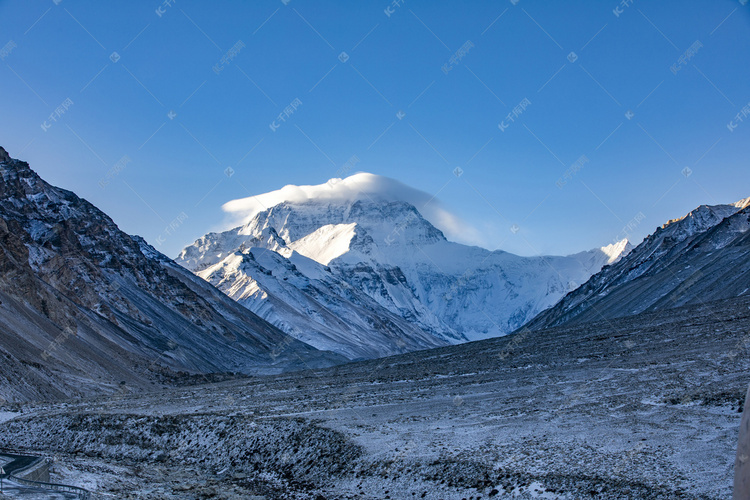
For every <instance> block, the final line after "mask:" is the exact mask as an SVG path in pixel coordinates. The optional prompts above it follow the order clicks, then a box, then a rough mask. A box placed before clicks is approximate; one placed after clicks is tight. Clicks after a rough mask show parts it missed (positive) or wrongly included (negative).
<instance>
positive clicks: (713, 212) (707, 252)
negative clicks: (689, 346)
mask: <svg viewBox="0 0 750 500" xmlns="http://www.w3.org/2000/svg"><path fill="white" fill-rule="evenodd" d="M748 229H750V198H746V199H744V200H740V201H738V202H737V203H733V204H730V205H715V206H707V205H702V206H700V207H698V208H696V209H695V210H693V211H692V212H690V213H689V214H687V215H685V216H684V217H682V218H679V219H675V220H671V221H669V222H667V223H666V224H664V225H663V226H661V227H659V228H658V229H657V230H656V231H655V232H654V233H653V234H651V235H650V236H649V237H647V238H646V239H645V240H644V241H643V242H642V243H641V244H640V245H638V246H637V247H636V248H635V249H634V250H633V251H631V252H630V253H629V254H628V255H627V256H625V257H624V258H623V259H622V260H620V261H619V262H617V263H614V264H612V265H610V266H607V267H605V268H604V269H602V271H601V272H599V273H597V274H596V275H594V276H592V278H591V279H590V280H589V281H587V282H586V283H585V284H583V285H581V286H580V287H579V288H578V289H576V290H574V291H573V292H571V293H569V294H568V295H567V296H565V297H564V298H563V299H562V300H560V302H558V303H557V304H555V306H554V307H552V308H550V309H548V310H546V311H544V312H542V313H541V314H539V315H538V316H537V317H536V318H534V319H533V320H532V321H531V322H529V323H528V324H527V325H526V326H527V327H528V328H531V329H541V328H547V327H550V326H556V325H560V324H571V323H585V322H588V321H597V320H601V319H613V318H618V317H621V316H629V315H631V314H638V313H640V312H644V311H656V310H662V309H670V308H673V307H677V306H682V305H695V304H702V303H703V302H707V301H712V300H717V299H722V298H731V297H738V296H747V295H750V231H748Z"/></svg>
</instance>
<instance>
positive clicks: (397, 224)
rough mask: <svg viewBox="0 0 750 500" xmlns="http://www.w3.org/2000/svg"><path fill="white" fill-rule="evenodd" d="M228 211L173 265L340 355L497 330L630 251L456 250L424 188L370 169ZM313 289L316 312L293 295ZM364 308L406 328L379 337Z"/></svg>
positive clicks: (447, 221) (620, 246) (445, 219)
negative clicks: (223, 224) (226, 222)
mask: <svg viewBox="0 0 750 500" xmlns="http://www.w3.org/2000/svg"><path fill="white" fill-rule="evenodd" d="M413 203H418V204H419V205H420V208H419V209H418V208H417V206H415V205H414V204H413ZM264 207H267V208H264ZM225 208H226V209H227V210H228V211H231V212H235V213H237V214H241V215H243V216H244V219H245V222H244V224H242V225H240V226H238V227H235V228H233V229H230V230H228V231H225V232H222V233H209V234H207V235H205V236H204V237H202V238H200V239H199V240H197V241H196V242H195V243H194V244H193V245H190V246H188V247H187V248H185V249H184V250H183V252H182V253H181V254H180V255H179V256H178V257H177V259H176V261H177V262H178V263H180V264H182V265H183V266H185V267H186V268H188V269H190V270H192V271H194V272H196V273H197V274H198V275H199V276H201V277H203V278H204V279H207V280H209V281H210V282H211V283H213V284H215V285H216V286H217V287H218V288H220V289H221V290H223V291H224V292H225V293H227V294H228V295H229V296H230V297H233V298H235V300H239V301H241V303H242V304H245V305H246V306H247V307H249V308H250V309H252V310H253V311H255V312H256V313H257V314H259V315H260V316H261V317H263V318H265V319H267V320H268V321H270V322H271V323H273V324H274V325H276V326H278V327H279V328H281V329H282V330H284V331H285V332H287V333H289V334H290V335H292V336H294V337H296V338H300V339H302V340H304V341H305V342H308V343H310V344H311V345H313V346H316V347H321V348H323V347H325V348H326V349H331V350H334V351H336V352H339V353H341V354H345V355H347V356H349V355H350V353H351V351H352V350H354V349H359V350H362V349H363V346H373V345H376V346H377V349H378V350H379V351H380V352H395V351H396V350H401V351H403V350H413V349H416V348H426V347H431V346H433V345H434V344H435V342H440V343H460V342H465V341H467V340H477V339H482V338H488V337H494V336H499V335H504V334H506V333H509V332H511V331H513V330H514V329H516V328H517V327H519V326H520V325H522V324H523V323H525V322H526V321H527V320H529V319H530V318H532V317H533V316H534V315H536V314H537V313H538V312H539V311H541V310H543V309H545V308H548V307H550V306H552V305H553V304H555V302H557V300H559V299H560V297H562V296H563V295H565V293H567V292H568V291H570V290H571V289H573V288H575V287H576V286H577V285H578V284H580V283H582V282H584V281H586V280H587V279H588V278H589V277H590V276H591V275H592V274H594V273H596V272H598V271H599V270H600V269H601V267H602V266H604V265H606V264H611V263H614V262H616V261H617V260H618V259H619V258H620V257H621V256H622V255H623V254H624V253H626V252H627V251H629V249H630V246H629V244H628V242H627V241H626V240H623V241H622V242H619V243H617V244H614V245H610V246H608V247H604V248H601V249H596V250H591V251H588V252H581V253H579V254H576V255H570V256H567V257H554V256H553V257H520V256H517V255H513V254H510V253H507V252H503V251H494V252H493V251H489V250H486V249H483V248H479V247H475V246H467V245H463V244H459V243H454V242H451V241H449V240H448V239H447V238H446V237H445V235H444V234H443V232H442V231H441V230H439V229H438V228H437V227H435V225H434V224H433V223H432V222H431V221H430V220H428V218H427V217H428V216H429V217H430V219H432V221H434V222H435V223H437V224H441V225H443V226H447V227H450V228H456V227H460V221H457V220H456V219H455V218H453V217H452V216H451V215H450V214H449V213H448V212H446V211H444V210H442V209H441V208H440V207H439V205H437V202H434V203H433V202H432V200H431V198H430V197H429V196H427V195H425V194H424V193H420V192H418V191H415V190H412V189H411V188H408V187H406V186H404V185H403V184H401V183H398V182H397V181H394V180H391V179H387V178H384V177H379V176H375V175H372V174H356V175H354V176H351V177H348V178H346V179H343V180H341V179H333V180H331V181H329V182H328V183H326V184H322V185H319V186H287V187H285V188H283V189H281V190H279V191H276V192H272V193H267V194H264V195H259V196H257V197H253V198H250V199H245V200H236V201H233V202H230V203H228V204H227V205H226V206H225ZM273 254H275V255H273ZM279 257H281V258H279ZM290 273H291V274H290ZM321 290H325V292H324V293H323V295H325V298H324V299H323V300H320V301H318V302H317V303H316V304H315V305H313V306H312V307H310V306H309V302H305V301H303V300H301V298H300V294H301V293H302V294H308V295H309V293H314V294H315V295H314V297H315V298H316V299H317V298H318V297H319V296H320V295H321V294H322V292H321ZM308 299H309V296H308V297H306V298H305V300H308ZM342 299H345V300H343V301H342ZM332 300H333V302H335V303H336V307H335V308H329V304H330V303H331V301H332ZM282 304H283V305H282ZM352 304H356V305H357V306H358V309H356V310H354V309H352V307H351V305H352ZM290 308H291V309H290ZM292 309H293V310H294V312H293V313H291V312H290V310H292ZM365 311H370V312H372V313H373V314H375V315H376V316H377V317H380V318H390V319H393V324H394V325H398V327H399V328H400V329H401V332H403V333H398V332H397V331H396V330H393V329H390V331H391V332H394V333H396V334H395V335H390V336H388V337H387V338H385V339H384V338H383V335H382V333H381V332H379V330H380V328H381V326H382V325H380V324H372V322H369V321H367V320H365V321H364V322H362V321H360V322H359V323H357V324H355V323H354V322H352V321H350V318H354V317H358V318H359V317H362V314H363V313H364V312H365ZM292 316H293V317H295V318H297V319H296V320H295V321H294V322H291V321H289V319H288V318H290V317H292ZM334 318H338V319H339V320H341V321H344V322H345V323H348V324H349V325H350V326H352V327H353V329H354V331H356V332H357V334H356V335H354V334H353V333H352V332H350V331H349V330H344V332H342V331H341V329H340V327H339V326H337V324H336V322H335V321H334ZM394 318H401V319H403V320H405V322H406V323H407V324H411V325H413V326H416V327H418V328H419V329H421V330H422V331H424V332H427V333H428V334H429V337H428V338H429V340H430V341H431V342H429V343H422V342H424V340H425V337H424V336H420V335H418V334H417V333H416V332H414V329H413V328H412V330H409V332H408V334H409V336H408V337H407V336H405V334H406V330H405V328H406V327H405V326H403V325H404V322H397V321H396V319H394ZM368 323H369V326H368ZM331 339H335V341H334V342H333V343H331ZM337 346H338V347H337ZM367 349H369V350H372V348H371V347H369V348H367ZM373 354H375V353H374V352H373Z"/></svg>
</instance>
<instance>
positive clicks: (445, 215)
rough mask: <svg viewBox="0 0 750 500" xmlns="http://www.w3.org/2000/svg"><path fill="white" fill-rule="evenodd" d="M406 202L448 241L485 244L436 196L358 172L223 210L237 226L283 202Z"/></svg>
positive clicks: (286, 189)
mask: <svg viewBox="0 0 750 500" xmlns="http://www.w3.org/2000/svg"><path fill="white" fill-rule="evenodd" d="M357 199H363V200H366V199H372V200H374V201H378V200H382V201H405V202H407V203H411V204H412V205H414V206H415V207H416V208H417V210H419V212H420V213H421V214H422V216H423V217H424V218H425V219H427V220H428V221H430V223H432V224H433V225H434V226H435V227H437V228H438V229H440V230H441V231H443V233H444V234H445V236H446V238H448V239H449V240H451V241H456V242H458V243H465V244H470V245H482V244H483V243H484V239H483V238H482V233H481V232H480V231H479V230H478V229H476V228H475V227H473V226H471V225H470V224H468V223H467V222H466V221H464V220H461V219H460V218H459V217H457V216H456V215H455V214H453V213H451V212H450V211H448V210H447V209H446V208H445V207H444V206H443V204H442V203H441V202H440V201H439V200H438V199H437V198H436V197H435V196H432V195H430V194H428V193H425V192H424V191H420V190H418V189H414V188H412V187H409V186H407V185H406V184H403V183H401V182H399V181H397V180H394V179H390V178H388V177H383V176H380V175H375V174H369V173H364V172H363V173H357V174H354V175H352V176H350V177H347V178H346V179H331V180H329V181H328V182H326V183H325V184H319V185H317V186H293V185H288V186H284V187H283V188H281V189H279V190H277V191H271V192H270V193H265V194H260V195H257V196H251V197H248V198H240V199H237V200H232V201H230V202H227V203H225V204H224V205H223V206H222V209H223V210H224V211H225V212H227V213H228V214H230V216H231V218H232V223H233V225H234V226H236V225H239V224H245V223H247V222H248V221H250V219H252V218H253V217H254V216H255V215H257V214H258V213H259V212H262V211H264V210H266V209H268V208H271V207H273V206H276V205H278V204H279V203H283V202H292V203H302V202H305V201H309V200H328V201H354V200H357Z"/></svg>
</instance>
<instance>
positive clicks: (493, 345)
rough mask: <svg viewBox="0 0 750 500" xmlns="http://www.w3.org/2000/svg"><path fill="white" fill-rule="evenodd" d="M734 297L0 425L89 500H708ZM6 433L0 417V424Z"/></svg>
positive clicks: (718, 466)
mask: <svg viewBox="0 0 750 500" xmlns="http://www.w3.org/2000/svg"><path fill="white" fill-rule="evenodd" d="M748 335H750V298H746V297H741V298H736V299H728V300H727V299H725V300H721V301H715V302H711V303H706V304H702V305H693V306H689V307H678V308H675V309H672V310H669V311H657V312H654V313H644V314H640V315H636V316H630V317H625V318H619V319H617V320H616V321H601V322H595V323H587V324H582V325H575V326H571V327H564V326H563V327H557V328H552V329H547V330H542V331H535V332H530V331H528V330H522V331H521V332H519V333H516V334H514V335H511V336H506V337H502V338H498V339H491V340H486V341H480V342H471V343H467V344H463V345H460V346H451V347H444V348H438V349H434V350H430V351H422V352H415V353H409V354H404V355H399V356H395V357H390V358H383V359H380V360H372V361H362V362H357V363H351V364H347V365H341V366H337V367H332V368H328V369H322V370H313V371H305V372H297V373H289V374H281V375H274V376H258V377H252V378H250V379H246V380H242V381H227V382H221V383H218V384H212V385H207V386H201V387H189V388H185V389H182V390H170V391H168V392H155V393H153V394H147V395H143V396H139V397H135V396H132V395H120V396H118V397H114V398H113V397H109V398H100V399H97V400H83V401H79V402H68V403H61V404H57V405H44V404H37V405H22V406H14V407H9V408H6V411H12V412H14V414H12V415H10V417H15V418H14V419H12V420H10V421H7V422H5V423H4V424H2V425H3V429H4V431H5V432H3V433H2V434H0V446H2V445H9V444H13V445H16V446H23V447H24V448H27V449H31V450H39V452H40V453H47V454H50V455H53V456H55V457H56V459H57V462H56V466H55V478H56V479H57V480H60V481H63V482H68V483H72V484H77V485H79V486H84V487H88V488H89V489H92V490H95V491H97V492H99V493H100V494H101V495H102V497H103V498H109V497H114V498H173V499H177V498H180V499H184V498H196V499H197V498H265V499H275V498H279V499H282V498H283V499H287V498H299V499H317V500H320V499H339V498H352V499H354V498H362V499H365V498H366V499H382V498H393V499H404V498H430V499H441V498H442V499H462V498H466V499H468V498H473V499H478V498H483V499H487V498H500V497H506V496H507V497H510V498H563V499H580V498H597V499H605V498H618V499H620V498H631V499H656V498H660V499H680V498H682V499H699V498H700V499H725V498H729V497H730V496H731V485H732V474H733V465H734V450H735V447H736V439H737V429H738V424H739V420H740V413H739V412H740V410H741V407H742V404H743V399H744V393H745V390H746V387H747V384H748V375H747V374H748V373H750V371H749V370H750V355H749V353H748V347H749V346H750V337H749V336H748ZM6 418H8V417H7V416H6Z"/></svg>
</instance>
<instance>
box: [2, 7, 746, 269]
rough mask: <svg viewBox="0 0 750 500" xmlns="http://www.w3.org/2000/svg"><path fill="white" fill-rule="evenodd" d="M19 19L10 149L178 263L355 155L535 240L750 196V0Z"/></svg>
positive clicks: (9, 15) (575, 239)
mask: <svg viewBox="0 0 750 500" xmlns="http://www.w3.org/2000/svg"><path fill="white" fill-rule="evenodd" d="M248 4H249V5H248ZM0 18H1V19H3V21H4V22H3V25H4V27H3V31H2V34H0V37H1V39H0V117H1V120H0V124H1V125H0V145H3V146H4V147H5V148H6V149H7V150H8V151H9V153H10V154H11V156H13V157H17V158H21V159H24V160H27V161H29V163H31V165H32V168H34V169H36V170H37V171H38V172H39V173H40V174H41V175H42V176H43V177H44V178H46V179H47V180H48V181H49V182H51V183H53V184H56V185H59V186H62V187H65V188H67V189H71V190H73V191H75V192H76V193H77V194H79V195H80V196H82V197H84V198H86V199H88V200H89V201H91V202H92V203H94V204H95V205H97V206H98V207H99V208H101V209H102V210H104V211H105V212H107V213H108V214H109V215H110V216H111V217H112V218H113V219H114V220H115V222H117V223H118V224H119V225H120V227H121V228H122V229H123V230H125V231H127V232H129V233H131V234H140V235H142V236H143V237H145V238H146V239H147V240H148V241H149V242H150V243H152V244H153V245H154V246H156V247H157V249H159V250H160V251H162V252H164V253H166V254H167V255H170V256H174V255H176V254H177V253H178V252H179V250H180V249H181V248H182V247H183V246H185V245H186V244H189V243H191V242H192V241H193V240H194V239H195V238H197V237H199V236H201V235H202V234H204V233H206V232H207V231H209V230H215V229H219V228H221V227H222V223H223V222H224V221H225V220H226V219H225V217H226V216H225V214H223V212H222V211H221V205H222V204H224V203H225V202H227V201H229V200H232V199H236V198H241V197H246V196H250V195H254V194H260V193H264V192H267V191H272V190H275V189H279V188H281V187H282V186H284V185H286V184H321V183H323V182H325V181H327V180H328V179H329V178H332V177H337V176H340V175H341V173H342V172H345V171H347V167H346V165H347V162H349V161H350V160H351V159H353V158H356V160H357V161H356V164H355V165H354V166H353V167H351V168H350V169H348V173H349V174H351V173H354V172H356V171H366V172H371V173H375V174H380V175H385V176H388V177H392V178H395V179H398V180H399V181H401V182H403V183H405V184H408V185H410V186H412V187H414V188H417V189H420V190H422V191H425V192H427V193H429V194H437V197H438V198H439V199H440V200H441V201H442V202H443V204H444V206H445V207H447V208H448V209H450V210H451V211H452V212H453V213H455V214H456V215H458V216H459V217H461V218H463V219H464V220H466V221H469V222H470V223H471V224H472V225H473V226H474V227H476V228H478V229H479V230H480V232H481V234H482V238H481V241H474V243H480V244H482V245H483V246H486V247H489V248H492V249H495V248H502V249H503V250H506V251H510V252H514V253H518V254H522V255H534V254H538V253H544V254H568V253H573V252H577V251H581V250H585V249H589V248H594V247H597V246H602V245H605V244H608V243H611V242H612V241H614V240H616V239H619V238H622V237H625V236H628V237H630V238H631V240H633V241H636V242H637V241H640V239H641V238H643V237H644V236H645V235H647V234H649V233H650V232H652V231H653V230H654V229H655V227H656V226H658V225H660V224H662V223H663V222H665V221H666V220H667V219H670V218H674V217H678V216H681V215H683V214H684V213H686V212H687V211H689V210H691V209H692V208H694V207H696V206H698V205H700V204H716V203H725V202H732V201H736V200H738V199H740V198H744V197H747V196H750V169H748V154H747V151H748V147H747V146H748V145H750V86H748V84H747V82H749V81H750V64H748V63H749V62H750V61H749V59H750V58H749V57H748V54H749V53H748V51H747V47H749V46H750V5H748V4H743V2H740V1H738V0H705V1H659V2H656V1H639V0H634V1H630V0H629V1H619V2H618V1H600V2H591V1H567V2H542V1H535V0H518V1H513V2H511V1H506V0H495V1H481V2H480V1H467V2H460V3H459V2H447V1H434V0H433V1H429V2H427V1H417V0H404V1H401V2H388V1H380V0H373V1H358V2H350V1H349V2H345V1H315V2H313V1H310V0H289V1H286V2H282V1H280V0H258V1H253V2H240V1H217V2H211V3H208V2H189V1H182V0H177V1H171V2H163V1H162V2H159V1H153V2H152V1H135V2H125V1H111V2H81V1H75V0H59V1H53V0H25V1H9V0H5V1H0ZM222 59H223V62H222ZM521 103H524V104H523V105H521ZM519 105H521V106H520V107H519ZM290 106H291V107H290ZM743 108H744V111H743ZM285 110H286V115H284V113H285ZM280 115H281V116H283V117H284V120H279V119H278V117H279V116H280ZM509 115H510V117H509ZM738 115H739V118H741V119H742V120H744V121H740V120H738V119H737V116H738ZM745 115H747V116H745ZM274 120H275V124H274ZM276 125H278V127H277V128H276ZM274 128H275V130H272V129H274ZM730 128H731V129H732V130H730ZM579 160H580V161H579ZM457 167H458V168H459V169H460V170H456V168H457ZM227 168H231V170H230V171H228V172H230V173H232V175H231V176H230V175H227ZM686 168H687V169H686ZM457 173H460V175H456V174H457ZM170 226H171V227H170Z"/></svg>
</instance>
